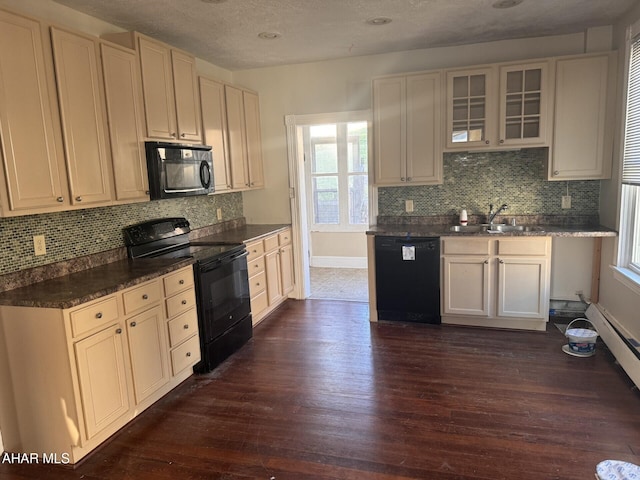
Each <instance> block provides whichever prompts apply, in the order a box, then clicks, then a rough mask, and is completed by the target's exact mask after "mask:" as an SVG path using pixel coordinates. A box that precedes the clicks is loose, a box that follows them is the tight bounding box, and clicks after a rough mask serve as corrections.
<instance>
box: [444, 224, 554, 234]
mask: <svg viewBox="0 0 640 480" xmlns="http://www.w3.org/2000/svg"><path fill="white" fill-rule="evenodd" d="M449 230H450V231H452V232H457V233H480V232H495V233H500V232H503V233H507V232H542V231H543V230H542V228H540V227H538V226H535V225H507V224H506V223H494V224H492V225H489V224H488V223H482V224H479V225H454V226H452V227H450V228H449Z"/></svg>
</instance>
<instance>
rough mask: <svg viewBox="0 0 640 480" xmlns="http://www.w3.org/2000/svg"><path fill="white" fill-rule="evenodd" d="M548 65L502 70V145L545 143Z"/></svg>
mask: <svg viewBox="0 0 640 480" xmlns="http://www.w3.org/2000/svg"><path fill="white" fill-rule="evenodd" d="M547 71H548V64H547V63H546V62H542V63H536V64H529V65H509V66H503V67H501V68H500V135H499V143H500V145H536V144H544V143H545V142H546V128H547V125H546V118H547V112H546V110H547V96H548V89H547Z"/></svg>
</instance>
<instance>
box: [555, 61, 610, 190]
mask: <svg viewBox="0 0 640 480" xmlns="http://www.w3.org/2000/svg"><path fill="white" fill-rule="evenodd" d="M610 61H613V57H609V56H608V55H598V56H591V57H582V58H569V59H561V60H558V61H557V62H556V88H555V110H554V125H553V147H552V148H551V151H550V152H549V154H550V156H551V160H550V162H549V175H548V179H549V180H581V179H585V180H586V179H599V178H609V177H610V176H611V155H612V137H611V135H610V132H608V131H607V126H608V125H611V124H612V121H611V115H610V109H609V110H608V105H607V96H608V90H609V88H610V85H608V73H609V62H610Z"/></svg>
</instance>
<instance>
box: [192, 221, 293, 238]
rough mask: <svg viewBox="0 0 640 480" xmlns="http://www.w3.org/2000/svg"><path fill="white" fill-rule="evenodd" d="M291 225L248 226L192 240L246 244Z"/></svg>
mask: <svg viewBox="0 0 640 480" xmlns="http://www.w3.org/2000/svg"><path fill="white" fill-rule="evenodd" d="M289 227H291V225H287V224H270V225H256V224H248V225H243V226H241V227H238V228H234V229H231V230H225V231H223V232H220V233H215V234H213V235H208V236H204V237H198V238H192V239H191V241H192V242H194V243H205V242H212V243H213V242H220V243H247V242H252V241H254V240H258V239H259V238H261V237H264V236H267V235H270V234H272V233H274V232H277V231H278V230H284V229H285V228H289Z"/></svg>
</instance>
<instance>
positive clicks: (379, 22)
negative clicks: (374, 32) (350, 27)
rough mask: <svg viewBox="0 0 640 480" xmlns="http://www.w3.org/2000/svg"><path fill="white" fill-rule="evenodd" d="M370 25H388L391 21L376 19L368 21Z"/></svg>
mask: <svg viewBox="0 0 640 480" xmlns="http://www.w3.org/2000/svg"><path fill="white" fill-rule="evenodd" d="M366 23H368V24H369V25H386V24H387V23H391V19H390V18H388V17H375V18H370V19H369V20H367V22H366Z"/></svg>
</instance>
